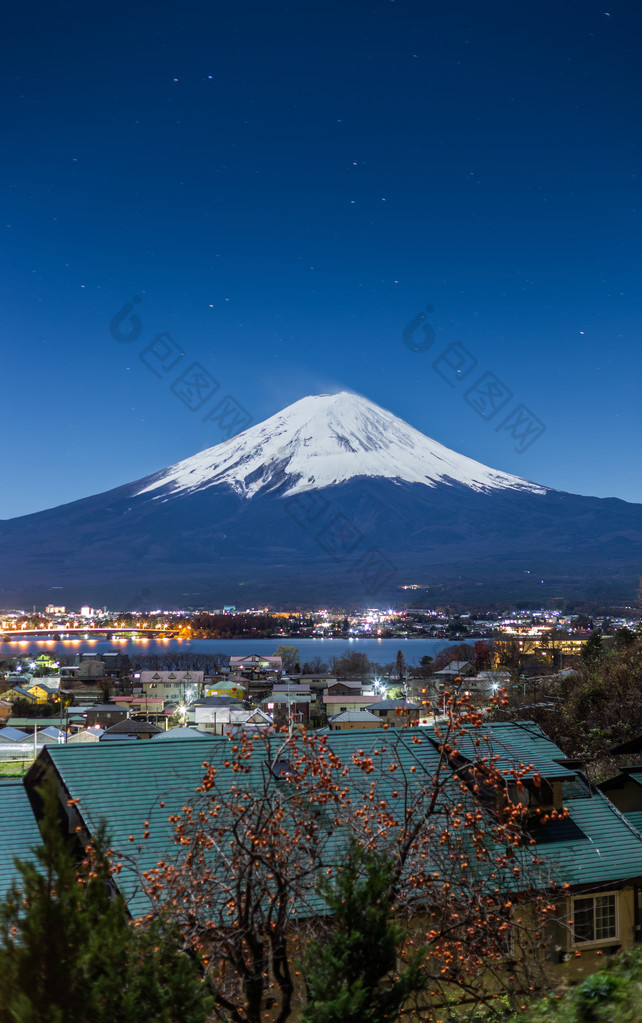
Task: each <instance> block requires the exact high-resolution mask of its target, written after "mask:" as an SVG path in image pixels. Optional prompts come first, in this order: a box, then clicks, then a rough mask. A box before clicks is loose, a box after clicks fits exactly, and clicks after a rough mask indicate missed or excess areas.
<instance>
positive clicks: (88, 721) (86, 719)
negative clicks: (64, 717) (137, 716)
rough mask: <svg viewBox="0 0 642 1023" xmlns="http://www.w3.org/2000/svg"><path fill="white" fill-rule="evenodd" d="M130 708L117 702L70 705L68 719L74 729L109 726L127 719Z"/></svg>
mask: <svg viewBox="0 0 642 1023" xmlns="http://www.w3.org/2000/svg"><path fill="white" fill-rule="evenodd" d="M128 717H129V708H127V707H119V706H118V705H117V704H115V703H97V704H94V705H91V706H87V707H69V709H68V720H69V725H70V727H71V729H72V730H74V729H75V730H76V731H78V730H80V729H81V728H93V727H95V726H96V725H98V726H99V727H100V728H109V727H110V725H115V724H117V722H119V721H126V720H127V718H128Z"/></svg>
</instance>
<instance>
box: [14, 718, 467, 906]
mask: <svg viewBox="0 0 642 1023" xmlns="http://www.w3.org/2000/svg"><path fill="white" fill-rule="evenodd" d="M326 738H327V742H328V746H329V747H330V748H332V750H333V751H334V752H335V753H336V754H337V755H338V756H339V758H340V759H341V760H342V762H343V763H344V764H345V765H346V766H347V767H348V768H349V770H350V774H351V783H352V786H353V790H354V793H355V795H356V797H357V798H356V799H355V805H357V801H358V799H359V798H360V792H361V790H363V792H367V791H368V789H369V785H370V781H371V778H370V776H369V775H367V774H365V773H364V772H363V771H362V770H361V768H360V767H358V766H355V764H354V763H353V759H352V758H353V754H355V755H356V756H357V758H358V757H359V755H360V754H361V752H363V755H365V756H372V757H373V760H374V761H375V762H376V763H380V764H381V768H380V774H379V776H378V777H379V781H378V785H377V794H378V796H379V798H386V799H388V800H392V801H394V799H395V798H398V797H397V790H399V797H401V794H402V791H403V784H402V778H401V775H402V772H403V774H404V775H405V778H406V780H407V781H408V785H409V787H410V788H411V789H412V790H414V791H415V792H419V791H420V790H421V788H422V784H423V785H424V786H425V783H426V775H428V777H432V773H433V771H434V768H435V767H436V765H437V763H438V762H439V754H438V752H437V751H436V749H435V747H434V745H433V744H432V743H430V742H428V741H427V739H426V738H425V737H421V736H415V734H414V733H410V732H403V731H401V730H400V729H396V730H394V732H393V731H392V730H391V731H390V732H388V733H386V732H383V731H382V730H381V729H373V730H370V729H364V730H363V731H359V732H334V733H331V734H329V735H327V736H326ZM283 740H284V736H283V735H275V736H273V737H272V739H271V744H270V757H272V756H273V755H275V754H276V753H277V751H278V750H279V749H280V748H281V746H282V744H283ZM413 740H415V741H413ZM229 754H230V740H229V739H228V738H227V737H226V736H211V737H209V736H207V737H205V738H202V739H197V738H195V739H192V740H191V741H189V742H180V741H176V742H155V741H147V742H138V741H136V740H134V741H131V740H123V741H121V742H118V743H104V742H100V743H91V744H83V745H81V744H77V745H76V744H74V745H60V746H58V745H56V746H47V747H46V750H43V753H42V754H41V756H40V757H39V758H38V760H37V761H36V763H35V764H34V765H33V766H32V768H31V769H30V771H29V773H28V775H27V784H30V783H37V781H38V780H39V776H40V773H41V772H42V770H43V769H44V768H45V767H46V765H47V763H48V762H50V763H52V764H53V766H54V768H55V770H56V772H57V773H58V774H59V776H60V778H61V779H62V782H63V785H64V788H65V790H66V792H67V793H68V796H69V798H71V799H78V800H79V801H80V802H79V805H78V811H79V813H80V814H81V816H82V819H83V820H84V822H85V824H86V825H87V827H88V830H90V831H94V830H95V829H96V828H97V827H98V825H99V824H100V822H101V821H102V820H105V821H106V822H107V825H108V828H107V830H108V833H109V835H110V839H111V844H112V846H113V847H114V849H116V850H117V851H118V853H119V855H121V856H122V855H125V856H129V857H134V858H135V859H136V860H137V862H138V864H139V868H140V869H142V870H146V869H149V868H150V867H152V866H155V865H156V864H157V863H158V861H159V860H160V859H161V858H162V859H164V860H166V861H167V862H171V861H172V860H173V859H178V858H179V857H180V855H181V849H180V847H179V846H177V845H176V843H175V842H174V834H175V825H174V824H173V823H170V821H169V820H168V818H169V816H170V815H171V814H174V813H180V811H181V809H182V807H183V806H184V805H186V804H187V803H189V804H190V805H193V804H194V800H195V799H196V798H197V797H196V788H197V786H198V785H199V784H200V783H201V781H202V779H203V774H204V768H203V763H204V762H205V761H207V762H211V763H213V764H214V765H215V766H216V770H217V781H218V783H219V785H221V786H223V787H227V786H232V785H233V784H238V781H239V776H238V775H236V774H234V772H233V770H232V767H231V766H228V767H225V761H226V760H227V758H228V757H229ZM256 754H257V755H256V756H255V757H253V758H252V759H251V760H250V761H249V762H248V766H249V773H248V774H246V775H245V776H244V780H245V782H246V784H247V786H248V789H249V790H252V788H253V787H255V786H258V784H259V783H260V781H261V780H262V776H263V772H264V771H265V770H267V769H268V757H267V756H266V754H265V752H264V751H263V748H262V747H261V746H258V745H257V749H256ZM286 757H287V754H285V753H284V754H283V757H282V759H285V758H286ZM388 758H390V759H394V760H395V761H396V762H397V763H398V764H399V767H400V770H398V771H396V772H389V771H388V769H387V767H388V763H387V760H388ZM411 767H414V768H415V771H414V772H411V771H410V768H411ZM452 784H453V786H454V789H455V790H456V793H457V799H458V800H460V799H461V793H460V791H459V783H458V782H456V781H455V780H454V779H453V781H452ZM393 793H394V795H393ZM161 803H163V804H164V806H161V805H160V804H161ZM145 821H148V822H149V833H150V836H149V838H148V839H147V840H143V838H142V836H143V832H144V830H145V828H144V822H145ZM130 835H131V836H132V837H133V839H134V841H131V842H130V841H129V836H130ZM343 838H344V836H342V835H337V836H333V840H332V845H333V848H337V847H340V846H341V845H342V843H343ZM118 883H119V887H120V888H121V890H122V892H123V895H124V896H125V898H126V899H127V901H128V902H129V905H130V908H131V911H132V913H134V914H138V913H143V912H146V911H147V909H148V905H147V902H146V899H145V896H144V893H143V892H142V891H141V889H140V885H139V883H138V881H137V877H136V872H135V871H134V870H130V869H128V867H127V864H126V863H125V866H124V867H123V871H122V874H121V875H120V878H119V882H118Z"/></svg>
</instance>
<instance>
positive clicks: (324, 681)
mask: <svg viewBox="0 0 642 1023" xmlns="http://www.w3.org/2000/svg"><path fill="white" fill-rule="evenodd" d="M336 681H337V676H336V675H328V674H326V673H323V672H321V673H320V674H314V675H310V674H308V675H301V676H299V682H301V684H302V685H308V686H310V689H312V690H318V689H327V688H328V686H331V685H332V684H333V682H336Z"/></svg>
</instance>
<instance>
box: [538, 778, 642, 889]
mask: <svg viewBox="0 0 642 1023" xmlns="http://www.w3.org/2000/svg"><path fill="white" fill-rule="evenodd" d="M566 806H567V807H568V811H569V818H568V820H562V821H552V822H551V823H549V824H546V825H544V827H543V828H541V829H540V830H539V831H538V832H535V833H534V837H535V838H536V840H537V854H538V856H541V857H542V859H544V860H545V861H546V863H547V864H548V865H549V867H550V868H551V871H552V876H553V877H554V878H555V879H556V880H558V881H564V882H566V883H567V884H570V885H586V884H608V883H610V882H617V881H626V880H627V879H629V878H635V877H642V835H640V834H639V832H638V831H637V830H636V829H635V827H634V826H633V824H631V823H629V821H628V820H627V818H625V817H624V816H623V814H621V813H620V812H619V810H617V809H616V808H615V806H613V804H612V803H611V802H609V800H608V799H607V798H606V796H604V795H603V794H602V793H601V792H599V791H597V792H595V791H594V792H593V793H592V794H591V795H590V796H585V797H584V798H579V799H569V800H568V802H567V803H566ZM640 816H641V817H642V815H640Z"/></svg>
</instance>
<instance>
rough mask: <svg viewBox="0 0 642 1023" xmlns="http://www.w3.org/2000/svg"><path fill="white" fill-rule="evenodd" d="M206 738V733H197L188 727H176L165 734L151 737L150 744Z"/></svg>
mask: <svg viewBox="0 0 642 1023" xmlns="http://www.w3.org/2000/svg"><path fill="white" fill-rule="evenodd" d="M203 738H207V732H199V730H198V729H197V728H190V727H189V725H177V726H176V728H168V729H167V731H166V732H159V733H158V735H152V742H165V741H171V740H172V739H203Z"/></svg>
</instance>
